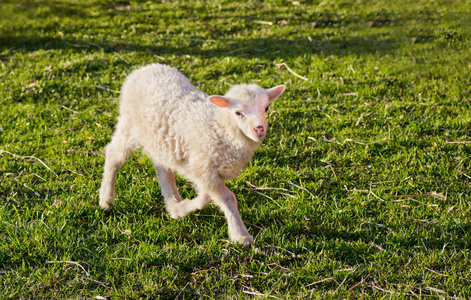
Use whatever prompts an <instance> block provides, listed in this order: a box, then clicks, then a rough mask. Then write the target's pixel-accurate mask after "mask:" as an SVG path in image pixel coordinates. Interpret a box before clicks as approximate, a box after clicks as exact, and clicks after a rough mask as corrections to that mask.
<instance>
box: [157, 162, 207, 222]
mask: <svg viewBox="0 0 471 300" xmlns="http://www.w3.org/2000/svg"><path fill="white" fill-rule="evenodd" d="M155 173H156V174H157V180H158V181H159V185H160V188H161V190H162V195H163V196H164V201H165V206H166V208H167V211H168V213H169V214H170V217H171V218H173V219H177V218H183V217H185V216H187V215H188V214H190V213H192V212H194V211H197V210H200V209H202V208H205V207H206V206H207V205H208V204H209V203H210V202H211V199H210V198H209V195H208V194H207V193H206V192H204V191H203V192H200V193H199V194H198V197H196V198H195V199H192V200H189V199H185V200H182V198H181V196H180V194H179V193H178V188H177V185H176V183H175V174H174V173H173V172H172V171H170V170H168V169H165V168H163V167H160V166H156V167H155Z"/></svg>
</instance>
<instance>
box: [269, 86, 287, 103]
mask: <svg viewBox="0 0 471 300" xmlns="http://www.w3.org/2000/svg"><path fill="white" fill-rule="evenodd" d="M285 88H286V86H284V85H277V86H275V87H274V88H271V89H268V90H266V92H267V95H268V100H269V101H270V102H271V101H273V100H275V99H276V98H278V97H279V96H280V95H281V94H283V92H284V90H285Z"/></svg>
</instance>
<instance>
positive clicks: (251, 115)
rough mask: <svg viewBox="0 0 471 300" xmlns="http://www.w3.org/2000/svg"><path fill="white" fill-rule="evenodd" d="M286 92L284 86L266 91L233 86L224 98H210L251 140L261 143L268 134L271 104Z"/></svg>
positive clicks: (245, 86)
mask: <svg viewBox="0 0 471 300" xmlns="http://www.w3.org/2000/svg"><path fill="white" fill-rule="evenodd" d="M284 90H285V86H284V85H278V86H276V87H274V88H271V89H268V90H264V89H263V88H261V87H259V86H258V85H255V84H250V85H236V86H233V87H232V88H231V89H230V90H229V91H228V92H227V93H226V95H224V96H217V95H214V96H209V97H208V98H209V101H211V102H212V103H213V104H214V105H216V106H218V107H220V108H222V109H228V110H229V112H230V113H229V116H230V118H231V120H230V122H232V123H233V124H236V125H237V127H238V128H239V129H240V130H241V131H242V132H243V133H244V134H245V135H246V136H247V137H248V138H250V139H251V140H253V141H255V142H260V141H261V140H263V138H264V137H265V134H266V133H267V126H268V125H267V119H266V115H267V112H268V107H269V106H270V103H271V102H272V101H273V100H275V99H276V98H278V96H280V95H281V94H282V93H283V91H284Z"/></svg>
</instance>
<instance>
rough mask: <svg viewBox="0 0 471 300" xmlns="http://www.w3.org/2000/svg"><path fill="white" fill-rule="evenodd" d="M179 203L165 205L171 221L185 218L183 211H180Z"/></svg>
mask: <svg viewBox="0 0 471 300" xmlns="http://www.w3.org/2000/svg"><path fill="white" fill-rule="evenodd" d="M180 203H181V202H175V203H171V204H170V203H169V204H167V211H168V214H169V215H170V218H172V219H181V218H183V217H185V216H186V213H185V211H184V210H183V209H182V207H181V205H179V204H180Z"/></svg>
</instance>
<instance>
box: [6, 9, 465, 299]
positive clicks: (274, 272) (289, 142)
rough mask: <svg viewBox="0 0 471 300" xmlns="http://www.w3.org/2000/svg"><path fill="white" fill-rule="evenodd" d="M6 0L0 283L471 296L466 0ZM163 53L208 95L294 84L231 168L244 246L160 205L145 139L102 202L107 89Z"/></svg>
mask: <svg viewBox="0 0 471 300" xmlns="http://www.w3.org/2000/svg"><path fill="white" fill-rule="evenodd" d="M390 2H394V3H395V4H391V3H390ZM0 10H1V11H2V13H1V16H0V78H1V79H0V103H1V107H0V199H1V201H0V220H1V221H0V298H2V299H18V298H34V299H42V298H60V299H62V298H89V299H90V298H94V297H96V296H102V297H107V298H112V299H115V298H125V299H138V298H152V299H155V298H161V299H167V298H168V299H173V298H180V299H189V298H203V299H208V298H210V299H212V298H221V299H228V298H232V299H239V298H258V297H260V298H264V299H272V298H274V297H276V298H281V299H301V298H319V299H337V298H339V299H344V298H347V299H356V298H363V299H382V298H385V299H386V298H387V299H389V298H393V299H398V298H423V299H429V298H455V299H458V298H459V299H467V298H469V297H470V296H471V264H470V262H471V257H470V248H471V205H470V198H471V192H470V189H471V168H470V163H471V161H470V155H471V144H470V142H471V113H470V109H471V87H470V86H471V75H470V73H471V26H470V24H471V23H470V22H471V17H470V16H471V2H470V1H469V0H464V1H446V0H439V1H426V0H418V1H406V0H401V1H384V0H383V1H382V0H378V1H369V0H357V1H345V0H344V1H333V0H332V1H330V0H326V1H320V0H319V1H317V0H316V1H303V0H301V1H297V2H296V1H294V2H293V1H274V0H273V1H263V2H259V1H223V0H221V1H211V2H208V1H198V0H191V1H163V2H162V3H160V2H157V1H155V2H154V1H114V2H110V1H105V0H89V1H85V0H80V1H79V0H77V1H72V0H70V1H58V0H57V1H45V0H43V1H32V0H31V1H27V0H23V1H15V0H5V1H2V2H1V3H0ZM154 62H159V63H165V64H169V65H172V66H174V67H177V68H178V69H180V70H181V71H182V72H183V73H184V74H186V75H187V76H188V77H189V78H190V80H191V81H192V82H193V83H194V84H195V86H196V87H198V88H199V89H201V90H203V91H205V92H207V93H209V94H217V93H224V92H225V91H226V90H227V89H228V88H229V86H230V85H231V84H235V83H257V84H259V85H261V86H264V87H267V88H268V87H271V86H274V85H276V84H286V85H287V91H286V92H285V94H283V96H282V97H281V98H279V99H278V100H277V101H276V103H275V104H274V105H272V107H271V111H270V114H269V117H268V118H269V123H270V124H271V128H270V132H269V134H268V136H267V138H266V140H265V141H264V142H263V144H262V146H261V147H260V149H259V150H258V151H257V152H256V154H255V156H254V158H253V160H252V162H251V163H250V164H249V165H248V166H247V167H246V168H245V170H244V172H243V173H242V174H241V175H240V176H239V177H238V178H237V179H234V180H232V181H231V182H228V183H227V185H228V186H229V188H230V189H231V190H232V191H234V192H235V194H236V195H237V197H238V199H239V209H240V212H241V215H242V218H243V220H244V221H245V223H246V225H247V227H248V229H249V231H250V232H251V234H252V235H253V236H254V237H255V238H256V242H255V244H254V246H253V247H252V249H249V250H247V249H243V248H241V247H239V246H238V245H234V244H231V243H229V241H228V238H227V226H226V224H225V220H224V218H223V217H222V215H221V213H220V212H219V211H218V210H217V208H215V207H209V208H206V209H204V210H203V211H200V212H198V213H196V214H193V215H190V216H188V217H187V218H185V219H182V220H172V219H169V217H168V215H167V213H166V211H165V208H164V204H163V201H162V196H161V195H160V188H159V186H158V184H157V181H156V179H155V176H154V173H153V169H152V165H151V163H150V161H149V160H148V159H147V158H146V157H144V156H143V155H141V154H139V153H136V154H135V155H133V156H132V157H131V158H130V160H129V162H128V164H127V165H126V166H125V167H124V168H123V170H122V172H121V173H120V174H119V176H118V180H117V184H116V186H117V198H118V201H117V206H116V208H115V211H114V213H113V214H111V215H109V214H106V213H104V212H103V211H102V210H101V209H100V208H99V207H98V193H97V190H98V188H99V184H100V180H101V172H102V169H103V164H104V156H103V147H104V146H105V145H106V144H107V143H108V141H109V140H110V137H111V134H112V132H113V128H114V125H115V123H116V117H117V99H118V97H119V92H118V91H119V89H120V86H121V84H122V82H123V80H124V78H125V77H126V75H127V74H129V73H130V72H131V71H132V70H133V69H136V68H138V67H140V66H143V65H146V64H149V63H154ZM283 63H284V64H286V65H282V64H283ZM286 66H288V67H289V68H290V69H291V70H293V72H295V73H296V74H298V75H299V76H302V77H306V78H307V79H308V80H304V79H301V78H299V77H297V76H296V75H294V74H292V73H291V72H290V71H289V70H288V69H287V68H286ZM179 186H180V187H181V194H182V196H184V197H193V196H194V192H193V190H192V189H191V186H190V184H189V183H188V182H187V181H185V180H184V179H183V178H179ZM258 187H261V188H258Z"/></svg>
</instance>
